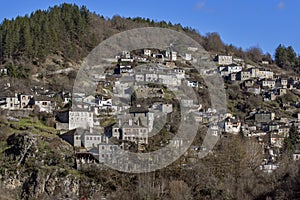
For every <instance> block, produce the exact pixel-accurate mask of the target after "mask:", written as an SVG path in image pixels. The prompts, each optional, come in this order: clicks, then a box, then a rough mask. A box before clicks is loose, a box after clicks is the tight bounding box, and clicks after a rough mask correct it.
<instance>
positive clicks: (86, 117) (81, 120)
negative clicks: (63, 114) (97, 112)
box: [69, 111, 94, 130]
mask: <svg viewBox="0 0 300 200" xmlns="http://www.w3.org/2000/svg"><path fill="white" fill-rule="evenodd" d="M93 126H94V120H93V112H87V111H69V130H72V129H75V128H84V129H88V128H90V127H93Z"/></svg>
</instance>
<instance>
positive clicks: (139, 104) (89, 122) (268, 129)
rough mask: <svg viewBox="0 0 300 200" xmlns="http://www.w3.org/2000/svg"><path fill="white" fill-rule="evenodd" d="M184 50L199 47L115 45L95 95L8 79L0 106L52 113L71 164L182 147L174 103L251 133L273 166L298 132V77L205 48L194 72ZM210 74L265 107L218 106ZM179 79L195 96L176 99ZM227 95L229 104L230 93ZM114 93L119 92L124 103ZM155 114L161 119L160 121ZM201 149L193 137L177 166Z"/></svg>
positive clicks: (203, 120)
mask: <svg viewBox="0 0 300 200" xmlns="http://www.w3.org/2000/svg"><path fill="white" fill-rule="evenodd" d="M190 50H192V51H196V50H197V49H193V47H191V48H190V49H189V50H187V53H186V54H185V55H178V53H177V52H175V51H171V50H158V49H142V50H138V51H133V52H128V51H123V52H120V54H119V55H116V57H115V58H110V59H111V60H112V63H113V64H112V66H111V67H109V68H108V70H106V74H105V75H104V76H103V77H101V80H100V81H99V82H98V83H97V84H98V86H97V91H96V92H95V94H94V95H87V94H85V93H73V94H72V92H71V91H60V92H57V91H49V89H46V88H43V87H40V86H34V87H32V88H31V89H30V91H24V92H17V91H16V92H14V91H13V90H12V88H11V87H10V83H7V84H6V85H5V86H4V88H3V90H2V92H1V94H0V99H1V100H0V103H1V106H0V108H1V109H3V110H6V111H7V117H8V118H12V116H18V115H20V113H22V115H24V112H25V113H26V112H27V111H29V112H30V111H35V112H40V113H47V114H49V115H50V116H52V118H53V119H55V128H56V129H57V131H58V132H59V136H60V138H61V139H62V140H65V141H67V142H69V143H70V144H71V145H72V146H73V147H74V149H75V156H76V165H77V167H80V166H82V165H89V164H94V163H96V164H97V163H104V162H107V160H109V159H111V158H112V157H113V156H114V154H116V152H118V151H119V150H120V149H125V150H128V151H133V152H149V151H152V150H155V149H158V148H160V147H161V146H165V145H172V146H173V147H174V148H180V144H182V142H181V141H180V140H173V139H172V137H173V136H174V135H175V134H176V130H177V128H178V127H176V124H178V122H180V117H179V114H178V113H179V112H180V111H179V109H178V107H180V106H179V104H180V105H181V106H184V107H186V108H188V110H189V113H190V114H191V115H192V116H193V118H194V121H195V122H196V123H200V124H201V125H203V126H204V127H209V126H210V127H211V129H212V130H213V131H212V132H213V136H214V137H219V138H225V137H226V135H228V134H234V135H241V137H248V138H256V139H257V143H259V144H260V145H261V147H262V148H263V154H264V159H263V160H262V161H261V163H262V164H261V166H260V169H261V170H264V171H266V172H272V171H273V170H275V169H276V168H277V167H278V165H279V164H280V159H279V158H280V156H281V154H282V151H283V148H284V144H285V140H286V139H287V138H290V137H291V136H290V134H291V129H293V130H294V129H295V130H296V131H297V130H298V129H299V127H300V114H298V112H297V109H298V108H299V106H300V105H299V104H298V101H297V99H298V96H299V94H300V93H299V88H300V82H299V80H300V79H299V77H297V76H287V75H286V74H280V73H276V72H273V71H272V69H271V68H270V67H269V65H270V63H269V62H268V61H261V63H260V64H259V65H257V66H253V65H249V64H247V63H245V61H244V60H243V59H240V58H235V57H232V56H228V55H215V56H214V55H211V60H212V61H214V63H215V66H214V70H209V71H205V70H204V71H202V72H195V71H193V66H192V64H193V62H195V60H196V58H194V57H193V56H192V54H190V53H189V51H190ZM139 65H142V67H139ZM1 73H2V76H6V75H7V69H6V68H2V69H1ZM201 73H202V74H201ZM208 74H219V75H220V76H222V77H223V79H224V83H225V87H227V88H230V87H231V86H232V85H235V86H238V87H237V88H238V90H239V91H236V93H239V92H242V93H243V95H244V96H246V97H247V96H251V95H252V96H254V97H255V98H260V99H262V102H263V103H266V104H268V105H271V106H269V107H268V106H264V105H261V106H258V107H256V108H254V109H252V108H251V109H252V110H249V111H247V112H246V113H243V115H239V113H236V112H234V109H233V110H231V109H232V108H231V107H229V108H228V111H227V112H226V113H217V111H216V110H215V109H213V108H211V107H210V105H209V102H207V97H206V96H203V94H205V92H204V91H205V89H206V86H205V82H204V81H203V80H202V79H201V76H205V75H208ZM132 82H134V86H132V85H131V84H130V83H132ZM145 83H146V84H145ZM181 85H183V86H187V87H189V88H192V89H193V90H194V91H195V92H196V94H197V98H198V100H199V101H198V102H195V101H194V100H191V99H176V97H175V96H174V92H173V91H174V88H176V87H179V86H181ZM227 95H228V102H229V104H231V103H232V102H233V101H234V100H235V98H236V97H233V96H234V95H233V94H227ZM117 99H125V100H126V104H125V105H124V104H121V103H120V100H117ZM203 99H204V100H203ZM205 99H206V100H205ZM276 100H280V104H278V105H277V103H276V106H278V108H276V107H272V105H273V106H274V105H275V103H273V104H272V102H276ZM123 101H124V100H123ZM237 106H239V103H237ZM276 109H280V110H282V112H275V110H276ZM241 112H243V111H241ZM10 115H11V116H10ZM20 116H21V115H20ZM17 118H18V117H17ZM14 119H15V118H14ZM157 119H159V120H158V121H157ZM161 119H164V121H165V125H161V124H160V123H161ZM15 120H17V119H15ZM211 124H213V125H212V126H211ZM159 126H161V127H159ZM154 132H159V134H158V136H153V135H152V134H153V133H154ZM293 134H295V133H293ZM201 148H202V149H201ZM299 150H300V149H299ZM299 150H298V149H297V148H293V154H292V158H293V160H298V159H300V151H299ZM203 151H206V149H205V148H204V147H202V146H201V144H200V143H196V144H195V143H194V144H193V145H192V146H191V147H190V150H189V151H188V152H187V153H186V154H185V155H184V157H185V159H184V162H183V163H182V166H186V165H189V164H191V163H194V162H196V161H197V160H198V159H200V157H201V154H202V153H203ZM209 151H210V152H209V153H213V151H211V150H209Z"/></svg>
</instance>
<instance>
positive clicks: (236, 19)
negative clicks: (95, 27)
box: [0, 0, 300, 55]
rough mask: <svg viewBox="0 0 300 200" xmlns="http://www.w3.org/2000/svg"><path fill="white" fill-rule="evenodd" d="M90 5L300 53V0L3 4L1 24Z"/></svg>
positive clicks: (240, 43)
mask: <svg viewBox="0 0 300 200" xmlns="http://www.w3.org/2000/svg"><path fill="white" fill-rule="evenodd" d="M64 2H66V3H75V4H77V5H86V6H87V8H88V9H89V10H91V11H95V12H96V13H98V14H101V15H103V16H105V17H112V16H113V15H120V16H124V17H137V16H139V17H145V18H150V19H154V20H165V21H167V22H169V21H171V22H172V23H180V24H182V25H183V26H189V27H192V28H195V29H197V30H198V31H199V32H200V34H201V35H205V34H206V33H207V32H218V33H219V34H220V35H221V38H222V40H223V41H224V42H225V43H226V44H233V45H235V46H237V47H242V48H243V49H247V48H249V47H253V46H255V47H260V48H261V49H262V50H263V51H264V52H269V53H271V55H273V54H274V51H275V48H276V47H277V46H278V45H279V44H284V45H286V46H289V45H291V46H293V48H294V49H295V51H296V52H297V53H300V26H299V25H300V22H299V19H300V12H299V11H298V10H299V8H300V1H298V0H252V1H243V0H226V1H225V0H224V1H222V0H186V1H183V0H181V1H176V0H173V1H170V0H164V1H158V0H148V1H142V0H90V1H87V0H77V1H59V0H51V1H44V0H10V1H8V0H2V1H1V7H0V20H1V21H2V20H3V19H4V18H8V19H10V18H13V17H16V16H18V15H20V16H23V15H25V14H30V13H31V12H33V11H35V10H37V9H47V8H49V7H50V6H53V5H59V4H62V3H64Z"/></svg>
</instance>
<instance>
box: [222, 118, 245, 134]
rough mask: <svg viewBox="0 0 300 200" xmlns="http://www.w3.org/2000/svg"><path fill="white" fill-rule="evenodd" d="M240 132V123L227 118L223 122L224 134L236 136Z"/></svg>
mask: <svg viewBox="0 0 300 200" xmlns="http://www.w3.org/2000/svg"><path fill="white" fill-rule="evenodd" d="M240 130H241V122H240V121H239V120H236V119H233V118H227V119H226V120H225V122H224V131H225V132H226V133H233V134H238V133H239V132H240Z"/></svg>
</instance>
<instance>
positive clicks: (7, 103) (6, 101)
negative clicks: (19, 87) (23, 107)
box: [0, 94, 20, 110]
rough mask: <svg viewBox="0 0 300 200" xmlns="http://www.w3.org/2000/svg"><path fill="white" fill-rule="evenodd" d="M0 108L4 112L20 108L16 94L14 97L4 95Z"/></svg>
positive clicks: (0, 101)
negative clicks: (4, 110)
mask: <svg viewBox="0 0 300 200" xmlns="http://www.w3.org/2000/svg"><path fill="white" fill-rule="evenodd" d="M0 103H1V104H0V108H2V109H6V110H17V109H19V108H20V102H19V99H18V96H17V94H15V95H5V96H2V97H1V100H0Z"/></svg>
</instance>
